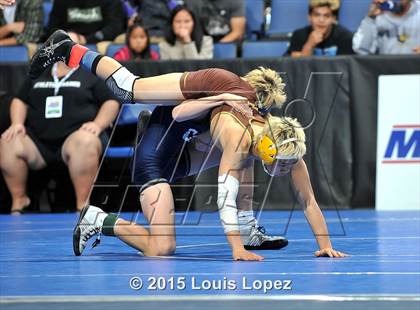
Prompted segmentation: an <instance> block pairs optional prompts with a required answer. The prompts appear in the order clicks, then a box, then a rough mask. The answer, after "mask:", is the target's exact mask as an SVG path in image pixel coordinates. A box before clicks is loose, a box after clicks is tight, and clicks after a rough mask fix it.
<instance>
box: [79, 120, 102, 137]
mask: <svg viewBox="0 0 420 310" xmlns="http://www.w3.org/2000/svg"><path fill="white" fill-rule="evenodd" d="M80 130H85V131H88V132H90V133H91V134H94V135H95V136H99V134H100V133H101V128H100V127H99V126H98V124H96V123H95V122H87V123H84V124H83V125H82V127H80Z"/></svg>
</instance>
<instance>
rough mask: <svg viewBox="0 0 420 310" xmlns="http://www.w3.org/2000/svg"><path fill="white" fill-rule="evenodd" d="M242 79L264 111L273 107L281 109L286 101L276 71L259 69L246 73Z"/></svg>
mask: <svg viewBox="0 0 420 310" xmlns="http://www.w3.org/2000/svg"><path fill="white" fill-rule="evenodd" d="M244 79H245V80H246V81H247V82H248V83H249V84H250V85H251V86H252V87H253V88H254V89H255V92H256V94H257V101H260V103H261V105H262V107H263V108H264V109H266V110H269V109H270V108H271V107H273V106H276V107H278V108H281V106H282V105H283V103H284V102H285V101H286V94H285V92H284V87H285V84H284V83H283V80H282V78H281V77H280V76H279V74H278V73H277V72H276V71H274V70H272V69H268V68H264V67H259V68H258V69H254V70H252V71H250V72H248V74H247V75H245V76H244ZM257 104H258V103H257ZM258 108H260V107H258Z"/></svg>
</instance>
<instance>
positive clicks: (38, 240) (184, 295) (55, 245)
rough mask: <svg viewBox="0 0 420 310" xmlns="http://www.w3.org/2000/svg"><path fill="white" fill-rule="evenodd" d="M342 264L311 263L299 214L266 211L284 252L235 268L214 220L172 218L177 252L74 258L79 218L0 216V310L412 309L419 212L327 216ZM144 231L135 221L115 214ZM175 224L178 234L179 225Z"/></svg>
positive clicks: (416, 291) (309, 241) (88, 253)
mask: <svg viewBox="0 0 420 310" xmlns="http://www.w3.org/2000/svg"><path fill="white" fill-rule="evenodd" d="M324 214H325V217H326V220H327V222H328V227H329V230H330V235H331V239H332V241H333V245H334V247H335V248H336V249H338V250H340V251H343V252H346V253H348V254H350V256H349V257H346V258H342V259H331V258H316V257H314V255H313V252H314V251H315V250H317V244H316V241H315V239H314V237H313V235H312V233H311V230H310V227H309V225H308V224H307V222H306V220H305V218H304V215H303V213H302V212H301V211H299V212H298V211H295V212H287V211H265V212H264V213H263V214H261V216H260V218H259V223H260V224H262V225H264V226H265V228H266V230H267V232H268V233H269V234H273V235H284V234H285V235H286V237H287V238H288V239H289V245H288V246H287V247H286V248H284V249H281V250H277V251H259V254H262V255H263V256H265V260H264V261H263V262H234V261H232V259H231V253H230V249H229V246H228V244H227V242H226V239H225V237H224V235H223V231H222V229H221V227H220V222H219V219H218V214H217V213H206V214H199V213H189V214H188V216H187V215H185V214H182V213H177V214H176V218H177V223H178V224H179V225H178V226H177V251H176V254H175V255H174V256H172V257H144V256H142V255H141V253H138V252H137V251H136V250H134V249H132V248H130V247H128V246H126V245H124V244H123V243H122V242H121V241H120V240H118V239H117V238H110V237H105V236H102V237H101V244H100V245H99V246H97V247H95V248H93V249H92V248H91V246H90V245H89V246H88V248H86V250H85V252H84V253H83V255H82V256H81V257H76V256H74V255H73V250H72V230H73V227H74V224H75V223H76V221H77V217H78V216H77V215H76V214H45V215H42V214H37V215H22V216H10V215H4V216H0V224H1V228H0V242H1V245H2V251H1V252H0V270H1V274H0V298H1V301H0V306H1V308H2V309H26V308H27V306H28V304H30V309H45V308H46V307H58V308H59V309H72V310H74V308H75V307H79V306H81V307H83V308H84V309H111V308H112V309H118V308H122V307H124V309H131V307H133V308H134V307H137V308H138V305H139V303H143V306H144V307H147V309H154V308H155V307H158V308H162V307H170V308H171V309H197V308H198V307H200V308H201V309H210V308H211V309H214V308H216V307H217V308H219V309H242V310H243V309H255V307H263V308H267V309H268V308H272V307H275V308H281V309H301V308H303V307H311V308H313V309H333V308H337V307H340V309H354V307H358V306H360V307H363V308H365V309H417V310H418V309H419V306H420V212H415V211H406V212H378V211H374V210H358V211H355V210H346V211H340V212H336V211H326V212H324ZM121 217H123V218H125V219H132V220H135V221H137V222H139V223H143V222H144V219H143V217H142V215H141V214H137V213H136V214H122V215H121ZM181 223H182V225H181Z"/></svg>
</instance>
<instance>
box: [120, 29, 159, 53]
mask: <svg viewBox="0 0 420 310" xmlns="http://www.w3.org/2000/svg"><path fill="white" fill-rule="evenodd" d="M114 58H115V59H116V60H118V61H130V60H143V59H152V60H159V54H158V53H157V52H156V51H154V50H152V49H151V48H150V38H149V33H148V31H147V30H146V29H145V28H144V27H143V25H142V24H141V23H140V22H139V21H135V22H134V24H133V25H132V26H130V27H128V30H127V35H126V46H124V47H123V48H121V49H119V50H118V51H117V52H116V53H115V55H114Z"/></svg>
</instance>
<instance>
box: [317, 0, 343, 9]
mask: <svg viewBox="0 0 420 310" xmlns="http://www.w3.org/2000/svg"><path fill="white" fill-rule="evenodd" d="M325 4H328V5H329V6H330V8H331V10H333V11H338V10H339V9H340V5H341V3H340V0H311V1H310V2H309V5H310V6H311V7H316V6H321V5H325Z"/></svg>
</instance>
